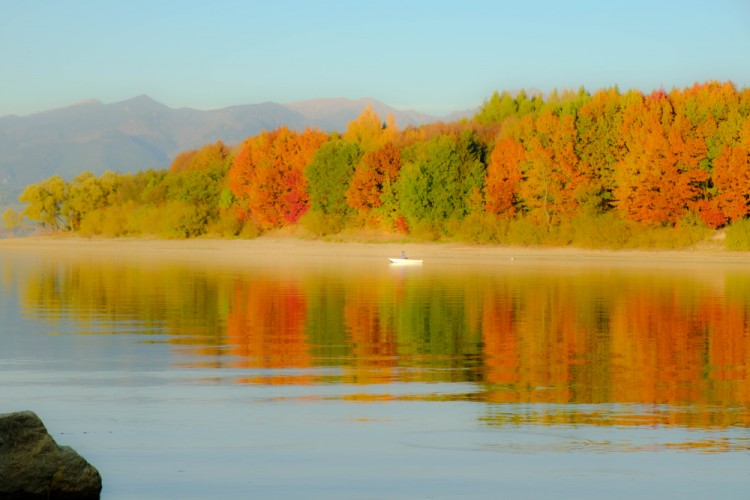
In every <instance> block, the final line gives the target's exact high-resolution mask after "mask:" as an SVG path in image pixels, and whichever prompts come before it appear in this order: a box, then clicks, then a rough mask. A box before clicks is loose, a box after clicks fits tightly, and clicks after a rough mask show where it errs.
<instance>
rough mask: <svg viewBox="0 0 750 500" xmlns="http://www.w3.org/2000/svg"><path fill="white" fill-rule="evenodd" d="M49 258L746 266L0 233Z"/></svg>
mask: <svg viewBox="0 0 750 500" xmlns="http://www.w3.org/2000/svg"><path fill="white" fill-rule="evenodd" d="M4 249H7V250H19V251H24V252H30V253H36V254H40V255H44V254H50V255H54V256H56V257H62V256H70V257H74V256H76V257H86V258H90V259H97V258H107V259H110V258H119V259H139V260H157V261H161V262H163V261H164V260H169V261H175V262H178V261H179V262H185V261H188V262H204V263H211V264H216V265H230V266H238V265H239V266H241V265H243V264H265V265H297V264H305V263H312V262H315V263H321V264H325V263H328V264H332V265H357V264H368V265H369V264H376V263H377V264H381V263H387V258H388V257H397V256H399V255H400V254H401V252H402V251H404V252H406V254H407V255H408V256H409V257H411V258H415V259H422V260H424V264H425V266H429V265H434V264H439V265H443V266H457V265H458V266H465V265H490V266H500V265H502V266H510V265H515V266H518V265H523V264H530V265H534V264H536V265H554V266H561V267H565V266H574V267H575V266H616V267H629V266H635V267H639V268H643V267H654V268H659V269H664V268H675V267H676V268H682V267H713V266H722V267H725V266H732V267H734V266H737V267H750V253H747V252H730V251H726V250H719V249H711V250H695V249H690V250H589V249H581V248H573V247H554V248H553V247H549V248H548V247H513V246H495V245H471V244H459V243H412V242H397V243H393V242H388V243H359V242H327V241H321V240H307V239H298V238H293V237H270V236H269V237H265V236H263V237H260V238H256V239H252V240H239V239H233V240H228V239H202V238H201V239H188V240H164V239H143V238H115V239H110V238H92V239H87V238H79V237H67V236H64V237H60V236H42V237H27V238H10V239H3V240H0V250H4Z"/></svg>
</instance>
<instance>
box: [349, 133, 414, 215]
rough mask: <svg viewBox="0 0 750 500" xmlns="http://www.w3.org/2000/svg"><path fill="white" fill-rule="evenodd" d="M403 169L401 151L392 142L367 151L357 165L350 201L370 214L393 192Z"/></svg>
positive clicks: (352, 180)
mask: <svg viewBox="0 0 750 500" xmlns="http://www.w3.org/2000/svg"><path fill="white" fill-rule="evenodd" d="M400 170H401V153H400V152H399V150H398V149H396V146H394V144H393V143H392V142H388V143H386V144H385V145H384V146H383V147H382V148H380V149H378V150H375V151H371V152H369V153H366V154H365V155H364V157H362V160H361V161H360V162H359V164H358V165H357V168H356V170H355V171H354V176H353V177H352V179H351V183H350V184H349V189H347V191H346V202H347V204H348V205H349V206H350V207H352V208H354V209H356V210H358V211H360V212H362V213H364V214H368V213H370V212H371V211H372V210H374V209H376V208H379V207H381V206H383V204H384V197H392V196H393V184H394V183H395V182H396V180H397V179H398V174H399V171H400Z"/></svg>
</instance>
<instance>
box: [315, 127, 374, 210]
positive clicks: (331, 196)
mask: <svg viewBox="0 0 750 500" xmlns="http://www.w3.org/2000/svg"><path fill="white" fill-rule="evenodd" d="M361 157H362V149H361V148H360V146H359V144H358V143H356V142H350V141H346V140H343V139H340V138H335V139H332V140H330V141H328V142H327V143H325V144H323V145H322V146H321V147H320V149H319V150H318V151H317V152H316V153H315V155H314V156H313V158H312V161H311V162H310V166H309V167H308V168H307V170H306V171H305V177H306V179H307V185H308V187H309V191H310V208H311V210H316V211H319V212H322V213H324V214H326V215H346V213H347V211H348V210H349V207H348V206H347V203H346V193H347V192H348V191H347V189H348V187H349V181H350V180H351V178H352V175H353V174H354V169H355V166H356V165H357V163H358V162H359V160H360V158H361Z"/></svg>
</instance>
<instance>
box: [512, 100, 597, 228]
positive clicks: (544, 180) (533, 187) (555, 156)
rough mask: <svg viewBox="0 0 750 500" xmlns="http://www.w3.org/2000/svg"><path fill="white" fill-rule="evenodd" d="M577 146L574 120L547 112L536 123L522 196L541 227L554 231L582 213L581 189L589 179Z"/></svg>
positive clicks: (520, 192)
mask: <svg viewBox="0 0 750 500" xmlns="http://www.w3.org/2000/svg"><path fill="white" fill-rule="evenodd" d="M575 143H576V129H575V123H574V118H573V116H571V115H563V116H561V117H558V116H557V115H555V114H554V113H553V112H552V111H551V110H550V109H547V110H545V111H544V112H543V113H542V114H541V115H540V116H539V117H538V118H537V119H536V120H535V121H534V133H533V135H532V137H531V138H530V139H528V140H527V142H526V160H527V161H526V162H525V163H524V169H523V178H524V182H523V183H522V185H521V187H520V189H519V193H518V195H519V198H520V200H521V202H522V203H523V205H524V208H525V210H526V211H527V212H528V216H529V217H531V218H532V220H534V221H535V222H537V223H541V224H544V225H546V226H547V227H551V226H553V225H555V224H558V223H559V222H560V220H561V219H562V218H571V217H572V216H573V215H574V214H575V213H576V211H577V209H578V206H579V199H578V196H579V188H580V187H581V186H582V185H583V183H584V182H585V179H584V177H583V175H582V174H581V172H580V170H579V168H578V156H577V155H576V153H575Z"/></svg>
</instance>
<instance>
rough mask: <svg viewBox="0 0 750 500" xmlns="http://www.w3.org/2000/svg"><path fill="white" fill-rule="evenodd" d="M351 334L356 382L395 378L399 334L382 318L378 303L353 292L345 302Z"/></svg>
mask: <svg viewBox="0 0 750 500" xmlns="http://www.w3.org/2000/svg"><path fill="white" fill-rule="evenodd" d="M344 317H345V319H346V325H347V330H348V332H349V338H350V341H351V343H352V345H353V353H354V363H355V373H353V374H352V376H353V378H354V380H353V382H355V383H384V382H391V381H393V377H394V373H395V371H396V370H395V369H396V367H397V365H398V352H397V349H396V338H395V335H394V332H393V330H392V329H391V328H389V327H388V326H386V325H384V324H383V323H382V322H381V319H380V315H379V311H378V306H377V304H374V303H372V301H369V300H367V297H362V296H361V295H360V294H356V293H353V294H350V296H349V297H348V300H347V303H346V305H345V306H344Z"/></svg>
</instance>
